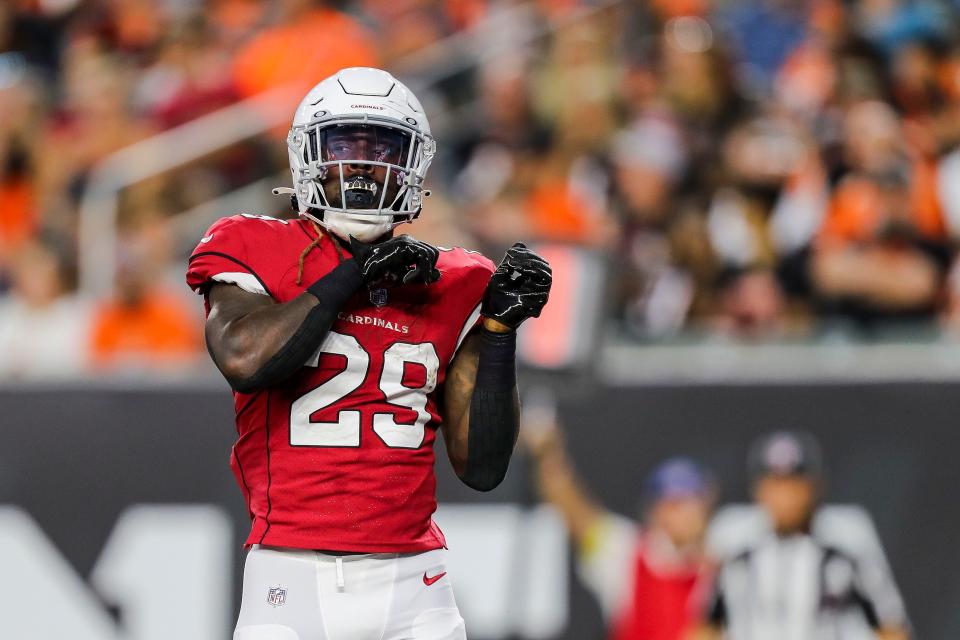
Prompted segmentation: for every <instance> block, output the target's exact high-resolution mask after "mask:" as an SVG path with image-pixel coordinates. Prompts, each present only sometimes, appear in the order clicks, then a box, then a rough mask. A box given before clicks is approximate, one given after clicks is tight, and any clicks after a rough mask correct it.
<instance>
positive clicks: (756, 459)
mask: <svg viewBox="0 0 960 640" xmlns="http://www.w3.org/2000/svg"><path fill="white" fill-rule="evenodd" d="M747 468H748V470H749V472H750V476H751V477H752V478H754V479H756V478H759V477H760V476H766V475H777V476H808V477H811V478H819V477H820V476H822V475H823V456H822V455H821V453H820V445H819V444H818V443H817V440H816V438H814V437H813V436H812V435H810V434H809V433H807V432H805V431H777V432H774V433H770V434H767V435H764V436H761V437H760V438H759V439H757V440H756V441H755V442H754V443H753V445H752V446H751V447H750V454H749V456H748V459H747Z"/></svg>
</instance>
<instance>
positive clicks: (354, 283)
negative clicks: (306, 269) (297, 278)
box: [307, 259, 363, 309]
mask: <svg viewBox="0 0 960 640" xmlns="http://www.w3.org/2000/svg"><path fill="white" fill-rule="evenodd" d="M361 285H363V276H362V275H361V273H360V265H359V264H357V261H356V260H353V259H351V260H344V261H343V262H341V263H340V264H339V265H337V266H336V268H334V270H333V271H331V272H330V273H328V274H327V275H325V276H323V277H322V278H320V279H319V280H317V281H316V282H314V283H313V284H312V285H310V286H309V287H307V291H308V292H310V293H311V294H313V296H314V297H315V298H316V299H317V300H319V301H320V303H321V304H323V305H324V306H328V307H330V306H332V307H333V308H335V309H339V308H340V307H341V306H343V304H344V303H345V302H346V301H347V300H349V299H350V296H352V295H353V294H354V293H356V292H357V289H359V288H360V287H361Z"/></svg>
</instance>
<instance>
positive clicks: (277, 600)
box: [267, 587, 287, 607]
mask: <svg viewBox="0 0 960 640" xmlns="http://www.w3.org/2000/svg"><path fill="white" fill-rule="evenodd" d="M286 601H287V590H286V589H284V588H282V587H270V591H269V593H267V602H268V603H270V605H271V606H274V607H279V606H281V605H282V604H283V603H284V602H286Z"/></svg>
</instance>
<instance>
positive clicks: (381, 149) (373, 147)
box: [319, 124, 410, 166]
mask: <svg viewBox="0 0 960 640" xmlns="http://www.w3.org/2000/svg"><path fill="white" fill-rule="evenodd" d="M319 134H320V140H319V143H320V158H319V160H320V161H321V162H329V161H345V162H363V161H372V162H386V163H388V164H394V165H400V166H404V165H406V160H407V153H406V151H407V148H408V146H409V138H410V136H409V135H404V134H403V133H401V132H399V131H397V130H395V129H389V128H387V127H379V126H369V125H356V124H345V125H337V126H333V127H327V128H326V129H323V130H322V131H320V132H319Z"/></svg>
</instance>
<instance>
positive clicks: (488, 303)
mask: <svg viewBox="0 0 960 640" xmlns="http://www.w3.org/2000/svg"><path fill="white" fill-rule="evenodd" d="M552 283H553V273H552V272H551V271H550V265H549V264H547V261H546V260H544V259H543V258H541V257H540V256H539V255H537V254H536V253H534V252H533V251H531V250H530V249H528V248H527V247H526V245H524V244H523V243H522V242H517V243H515V244H514V245H513V246H512V247H510V248H509V249H507V253H506V255H504V256H503V260H501V261H500V265H499V266H498V267H497V270H496V271H494V272H493V275H492V276H490V283H489V284H488V285H487V290H486V291H485V292H484V294H483V304H482V305H481V307H480V313H481V314H482V315H483V316H484V317H485V318H492V319H493V320H496V321H497V322H500V323H502V324H505V325H506V326H508V327H510V328H512V329H516V328H517V327H518V326H520V323H521V322H523V321H524V320H526V319H527V318H536V317H538V316H539V315H540V312H541V311H542V310H543V305H545V304H547V296H549V295H550V285H551V284H552Z"/></svg>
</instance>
